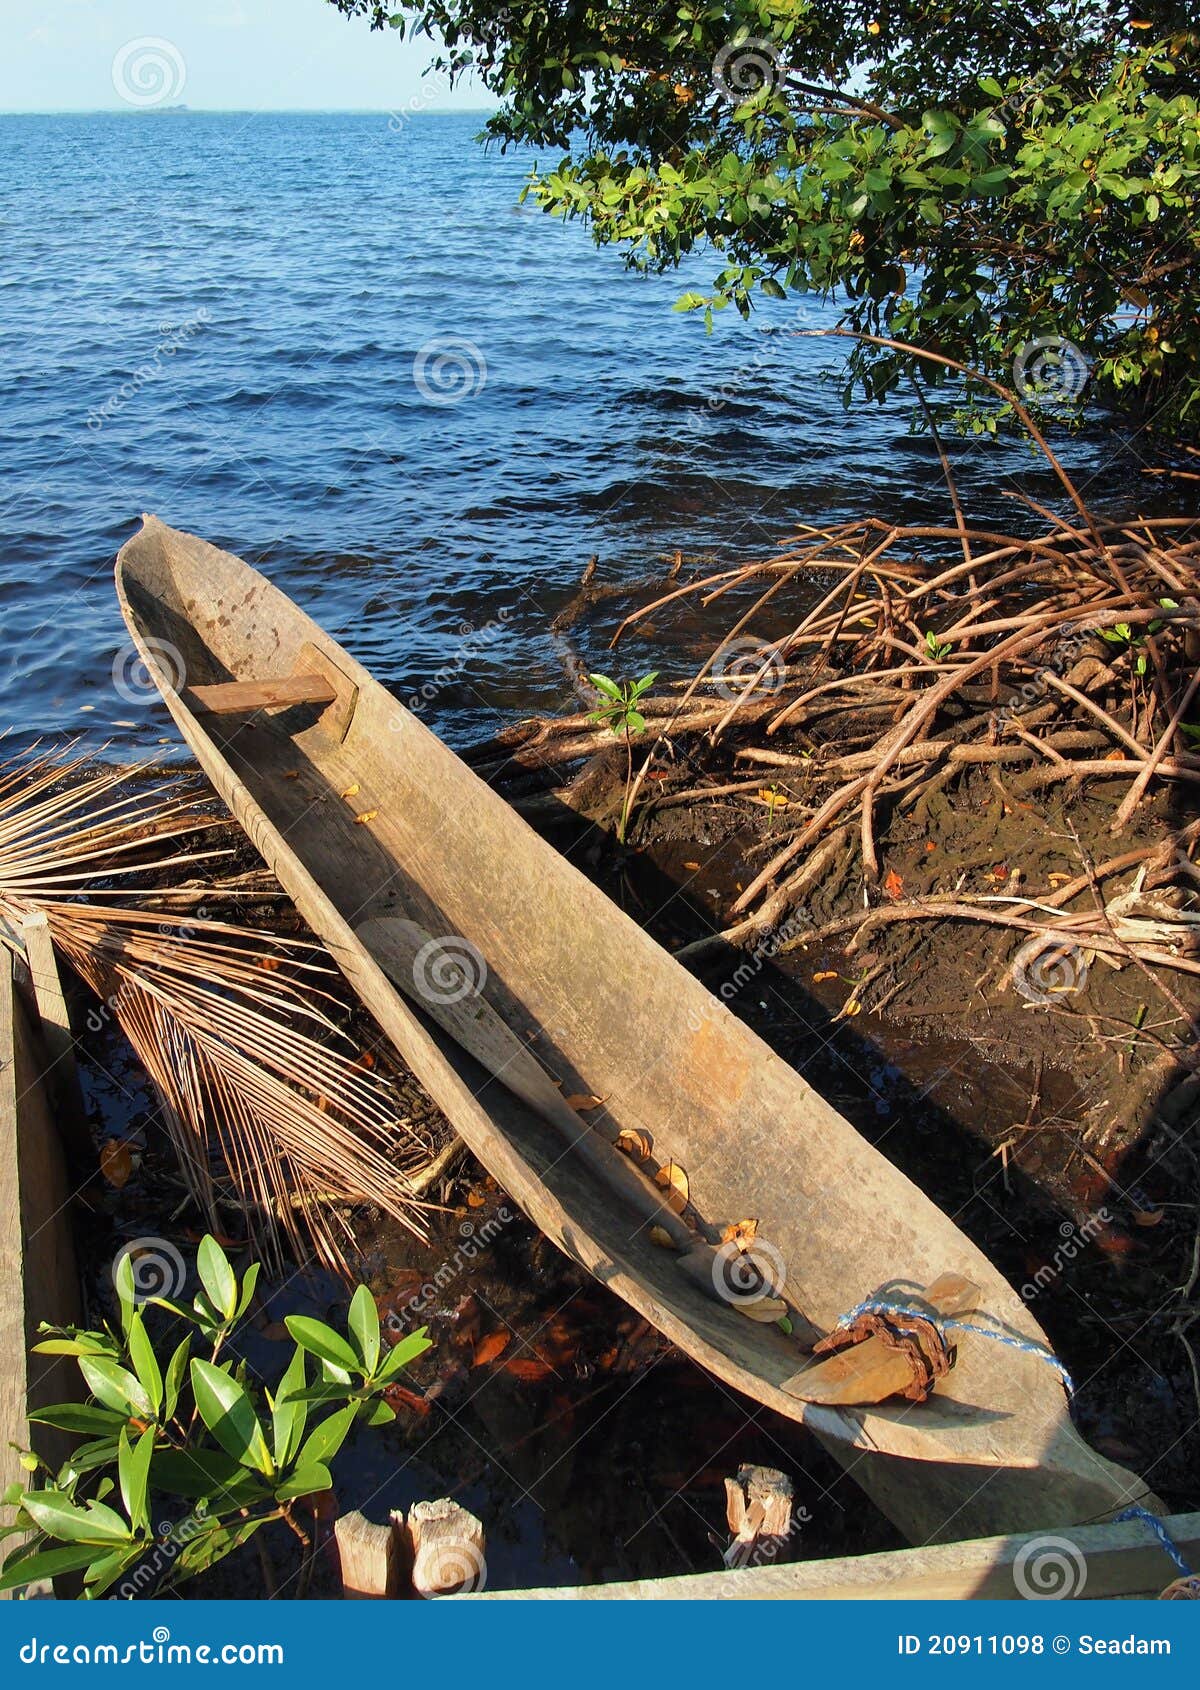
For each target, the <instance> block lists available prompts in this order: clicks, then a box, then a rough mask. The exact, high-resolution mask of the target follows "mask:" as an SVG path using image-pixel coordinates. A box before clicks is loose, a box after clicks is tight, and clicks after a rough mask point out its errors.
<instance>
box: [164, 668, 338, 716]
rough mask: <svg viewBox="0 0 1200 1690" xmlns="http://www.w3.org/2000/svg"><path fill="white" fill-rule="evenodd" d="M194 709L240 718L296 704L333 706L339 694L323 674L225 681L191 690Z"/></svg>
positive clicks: (215, 714)
mask: <svg viewBox="0 0 1200 1690" xmlns="http://www.w3.org/2000/svg"><path fill="white" fill-rule="evenodd" d="M189 696H190V698H191V701H192V708H193V709H194V710H197V711H198V712H200V713H201V714H202V715H209V716H237V715H240V714H242V713H244V712H246V711H251V710H278V709H285V708H288V707H290V706H292V705H296V704H319V705H321V706H322V707H324V706H325V705H328V704H333V703H334V702H335V701H336V699H337V691H336V689H335V688H334V686H333V684H332V683H331V682H330V681H327V680H326V679H325V677H324V676H323V675H313V674H302V675H281V676H280V677H279V678H278V679H276V680H269V681H222V682H220V683H219V684H218V685H216V686H209V687H191V688H190V689H189Z"/></svg>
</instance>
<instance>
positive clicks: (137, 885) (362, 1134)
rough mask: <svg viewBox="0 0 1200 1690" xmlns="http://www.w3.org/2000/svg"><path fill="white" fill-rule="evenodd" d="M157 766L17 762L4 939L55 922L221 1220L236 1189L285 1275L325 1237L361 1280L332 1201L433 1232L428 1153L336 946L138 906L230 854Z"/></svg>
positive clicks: (189, 1178)
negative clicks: (346, 1029)
mask: <svg viewBox="0 0 1200 1690" xmlns="http://www.w3.org/2000/svg"><path fill="white" fill-rule="evenodd" d="M143 772H144V771H143V770H135V771H129V770H122V769H113V770H107V771H101V772H96V771H95V769H94V766H93V765H91V764H90V760H89V759H88V758H87V757H86V756H84V755H82V754H80V753H78V752H77V751H75V750H71V751H68V752H66V753H61V752H59V753H54V752H51V753H42V754H40V755H36V754H35V755H34V756H33V757H31V758H20V759H11V760H9V761H8V762H6V763H4V764H2V765H0V937H6V938H7V939H8V942H9V944H10V946H13V947H14V948H17V947H19V931H20V923H21V920H22V918H23V917H24V916H25V915H27V914H29V913H31V912H33V911H35V910H36V911H43V912H44V913H45V915H46V917H47V919H48V921H49V923H50V930H51V933H52V934H53V937H54V941H55V944H56V945H57V946H58V948H59V949H60V951H61V952H62V953H63V955H64V956H65V957H67V958H68V960H69V961H70V962H71V963H72V965H73V966H74V967H75V969H76V970H77V971H78V973H79V974H80V975H81V977H82V978H83V979H84V980H85V981H86V982H87V984H88V985H89V986H90V987H91V988H92V990H93V991H94V992H95V993H96V994H97V995H98V996H99V997H100V998H101V999H102V1000H103V1001H104V1002H105V1003H106V1005H107V1006H108V1008H109V1010H110V1011H111V1013H112V1014H113V1016H114V1017H115V1019H116V1020H117V1021H118V1023H119V1024H120V1025H121V1027H122V1029H123V1030H124V1032H125V1034H126V1035H127V1037H128V1038H129V1040H130V1043H131V1044H132V1045H133V1047H134V1049H135V1050H136V1051H137V1053H138V1055H139V1057H140V1058H141V1060H142V1062H143V1064H144V1066H145V1068H146V1071H147V1073H148V1074H149V1075H150V1077H151V1080H152V1081H153V1084H154V1086H155V1090H156V1092H157V1094H158V1096H159V1099H160V1102H161V1104H162V1109H163V1115H164V1119H165V1122H166V1125H167V1129H168V1132H169V1134H170V1136H171V1139H172V1142H173V1145H174V1147H175V1150H176V1153H177V1156H178V1159H179V1163H180V1167H181V1170H182V1172H183V1175H184V1178H185V1181H186V1183H187V1185H188V1187H189V1189H190V1190H191V1191H192V1193H193V1195H194V1196H195V1197H196V1199H197V1201H198V1202H199V1203H200V1205H201V1206H202V1208H203V1209H204V1211H205V1214H206V1216H207V1218H208V1220H209V1223H210V1224H217V1217H216V1209H217V1204H218V1201H219V1200H220V1199H221V1197H222V1195H223V1192H224V1189H225V1186H226V1184H228V1185H231V1186H232V1188H233V1191H234V1193H236V1198H237V1200H238V1202H239V1203H240V1204H241V1205H242V1206H243V1207H244V1209H245V1211H246V1214H247V1217H248V1225H249V1227H250V1230H251V1234H252V1237H253V1239H254V1243H255V1247H256V1249H257V1250H258V1251H259V1252H260V1253H261V1254H262V1255H263V1257H264V1258H265V1259H266V1261H267V1262H268V1263H269V1264H270V1265H271V1266H274V1267H278V1266H279V1265H280V1264H281V1262H282V1259H283V1256H284V1253H285V1251H286V1252H288V1253H291V1254H293V1255H301V1256H303V1255H306V1254H307V1253H308V1247H309V1246H310V1245H311V1247H312V1248H313V1249H314V1250H315V1251H316V1253H317V1255H318V1256H319V1257H320V1259H321V1260H322V1261H323V1262H324V1263H325V1264H326V1265H327V1266H329V1267H331V1268H333V1269H334V1270H335V1271H338V1272H347V1271H348V1269H347V1264H346V1247H347V1245H348V1244H349V1243H351V1242H352V1236H353V1235H352V1233H351V1231H350V1227H349V1222H348V1220H347V1219H346V1218H345V1217H344V1216H343V1215H342V1214H341V1213H340V1211H339V1210H338V1209H337V1208H335V1207H331V1206H330V1202H329V1199H330V1198H332V1199H333V1200H334V1201H335V1202H344V1203H345V1204H347V1205H353V1204H356V1203H363V1202H367V1203H373V1204H377V1205H378V1206H379V1207H380V1208H381V1209H383V1210H384V1211H385V1212H386V1213H388V1214H390V1215H392V1216H393V1217H394V1218H395V1219H396V1220H398V1221H400V1222H401V1223H403V1224H404V1225H405V1226H408V1227H409V1228H411V1229H412V1230H414V1231H416V1232H418V1233H420V1232H421V1230H422V1226H421V1208H420V1205H419V1203H418V1202H417V1201H416V1199H415V1197H414V1194H413V1191H412V1188H411V1186H410V1183H409V1178H408V1175H409V1174H413V1173H415V1172H416V1171H417V1169H419V1167H420V1166H421V1165H422V1164H423V1163H424V1162H425V1161H427V1160H428V1153H429V1146H427V1145H425V1144H422V1143H421V1142H419V1141H418V1140H417V1139H416V1137H415V1136H414V1135H413V1134H412V1133H411V1132H406V1131H405V1130H404V1129H402V1128H401V1126H400V1124H399V1123H398V1121H397V1119H396V1112H395V1109H394V1106H393V1101H392V1098H391V1094H390V1092H389V1091H388V1088H387V1087H386V1085H385V1084H384V1082H383V1081H382V1080H381V1079H380V1078H379V1077H378V1076H376V1075H374V1074H372V1073H370V1072H368V1071H367V1070H365V1069H364V1068H362V1067H361V1066H358V1065H357V1063H356V1061H355V1060H353V1059H352V1058H351V1057H350V1055H349V1054H347V1053H346V1051H345V1050H344V1049H339V1048H337V1047H338V1045H339V1044H342V1045H344V1043H345V1041H344V1040H342V1038H341V1035H340V1034H338V1032H337V1029H336V1028H335V1026H334V1024H333V1022H332V1021H331V1019H330V1017H329V1015H328V1014H327V1013H326V1011H325V1009H324V1008H323V1007H322V999H323V998H324V997H325V994H324V993H322V992H321V991H320V989H319V982H320V980H321V979H322V978H323V977H332V975H333V970H332V969H331V968H330V967H329V965H328V964H327V963H326V962H325V961H324V959H323V953H322V952H321V951H320V949H319V947H317V946H315V945H313V944H311V943H309V942H306V941H300V940H290V939H286V938H282V937H277V936H275V935H271V934H263V933H260V932H257V931H255V930H253V929H250V928H245V927H242V926H239V925H238V924H237V923H235V922H229V921H217V920H213V919H210V918H207V917H202V916H198V915H195V914H193V913H190V912H189V913H188V914H187V915H186V917H185V918H183V919H182V920H181V921H180V922H179V923H177V924H176V923H171V922H169V921H164V918H163V915H162V913H154V912H151V911H148V910H146V909H144V908H141V907H139V906H140V903H141V901H142V900H145V899H153V900H154V901H156V902H158V901H161V900H163V899H167V900H169V899H170V897H171V892H170V889H169V888H168V889H167V890H165V891H164V889H163V887H162V885H161V883H159V884H149V883H148V880H155V879H156V878H157V877H158V876H159V875H160V874H161V871H162V870H163V869H164V868H166V867H168V866H177V865H180V864H195V863H198V862H203V861H208V862H211V861H212V860H213V859H214V858H218V857H221V856H225V855H227V854H231V853H226V852H224V851H220V850H213V849H209V850H190V849H187V848H186V847H184V846H183V844H182V841H183V840H184V838H185V837H186V836H194V835H196V834H197V833H199V832H201V831H207V830H210V829H211V828H212V827H213V826H214V823H213V820H212V818H211V817H206V816H198V815H197V811H196V803H195V797H194V795H189V794H187V793H186V792H185V793H183V794H181V793H180V792H179V791H178V789H177V787H176V786H175V785H173V784H159V785H157V786H153V787H148V788H142V789H140V790H139V789H136V788H132V787H131V785H130V779H131V775H133V776H137V775H140V774H142V773H143ZM148 870H149V871H151V872H150V874H149V877H147V871H148ZM139 875H140V876H141V879H140V880H131V879H130V877H132V876H139ZM114 881H115V882H117V884H116V885H115V886H114V885H113V884H111V882H114ZM214 892H215V893H216V894H217V895H219V885H218V886H216V887H214ZM110 900H121V901H120V902H110ZM5 928H7V930H8V931H7V933H5V932H4V929H5Z"/></svg>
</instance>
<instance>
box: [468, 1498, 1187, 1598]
mask: <svg viewBox="0 0 1200 1690" xmlns="http://www.w3.org/2000/svg"><path fill="white" fill-rule="evenodd" d="M1163 1525H1164V1526H1165V1527H1166V1529H1167V1532H1168V1533H1169V1535H1170V1537H1171V1538H1172V1540H1173V1541H1174V1542H1175V1543H1176V1544H1177V1545H1178V1546H1179V1549H1180V1551H1181V1552H1182V1554H1183V1557H1184V1559H1185V1560H1186V1561H1188V1562H1189V1563H1190V1564H1191V1565H1192V1566H1200V1514H1175V1515H1172V1516H1169V1517H1168V1518H1166V1519H1164V1521H1163ZM1039 1569H1040V1571H1041V1575H1042V1577H1043V1578H1044V1579H1046V1580H1047V1581H1050V1580H1052V1578H1054V1577H1058V1576H1059V1570H1060V1569H1061V1574H1062V1576H1065V1578H1066V1579H1067V1580H1068V1581H1069V1583H1068V1585H1067V1588H1068V1589H1069V1590H1070V1592H1071V1594H1072V1596H1073V1597H1074V1598H1075V1599H1081V1600H1084V1601H1088V1600H1092V1599H1096V1598H1108V1599H1111V1598H1115V1597H1125V1598H1129V1597H1157V1596H1160V1595H1161V1594H1162V1592H1163V1591H1164V1590H1165V1589H1166V1588H1167V1586H1168V1585H1169V1584H1170V1583H1171V1582H1172V1580H1173V1579H1174V1578H1175V1576H1176V1568H1175V1567H1174V1566H1173V1565H1172V1563H1171V1561H1170V1559H1169V1557H1168V1556H1167V1555H1166V1554H1165V1552H1164V1551H1163V1549H1162V1547H1161V1545H1160V1544H1159V1543H1158V1542H1157V1540H1156V1539H1155V1537H1154V1535H1153V1533H1152V1532H1151V1530H1150V1528H1149V1526H1147V1525H1146V1523H1145V1522H1144V1521H1139V1520H1129V1521H1125V1522H1123V1523H1122V1524H1120V1525H1116V1524H1109V1525H1099V1526H1064V1527H1062V1528H1061V1529H1060V1530H1059V1531H1057V1532H1027V1533H1025V1534H1023V1535H1022V1536H1019V1537H990V1538H977V1539H975V1540H973V1541H971V1542H968V1543H945V1544H937V1545H934V1546H931V1547H928V1548H924V1549H899V1550H892V1551H889V1552H888V1553H886V1554H882V1555H856V1556H848V1557H846V1558H844V1559H840V1560H834V1561H797V1562H794V1563H792V1564H791V1565H789V1566H786V1567H777V1566H761V1567H744V1568H740V1569H734V1570H731V1571H729V1572H716V1573H693V1574H689V1575H687V1576H686V1577H682V1578H664V1579H633V1580H630V1581H628V1582H626V1583H621V1584H593V1585H583V1586H580V1587H579V1588H571V1587H567V1588H562V1589H550V1590H511V1591H505V1590H489V1591H487V1592H486V1593H483V1592H479V1593H477V1594H476V1595H474V1596H473V1597H472V1600H474V1601H490V1602H501V1601H508V1600H512V1599H517V1598H519V1599H520V1600H521V1601H533V1600H540V1601H585V1602H606V1601H621V1602H626V1601H631V1600H636V1599H657V1600H661V1601H668V1600H669V1601H681V1600H682V1601H734V1602H737V1601H741V1602H761V1601H792V1602H796V1601H799V1602H828V1601H861V1600H863V1599H870V1600H874V1601H889V1602H892V1601H894V1602H908V1601H930V1602H941V1601H1003V1600H1006V1599H1008V1600H1014V1601H1015V1600H1020V1599H1022V1598H1023V1597H1024V1595H1025V1594H1026V1591H1027V1590H1029V1589H1035V1590H1038V1591H1039V1593H1040V1594H1046V1593H1047V1591H1053V1590H1056V1589H1058V1588H1061V1581H1060V1582H1059V1583H1057V1584H1056V1583H1054V1582H1048V1583H1046V1584H1042V1585H1040V1586H1039V1585H1038V1584H1036V1583H1034V1582H1033V1580H1034V1576H1035V1575H1036V1574H1037V1573H1038V1571H1039ZM1022 1586H1024V1588H1022Z"/></svg>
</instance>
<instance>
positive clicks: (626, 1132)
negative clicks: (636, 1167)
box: [617, 1127, 654, 1162]
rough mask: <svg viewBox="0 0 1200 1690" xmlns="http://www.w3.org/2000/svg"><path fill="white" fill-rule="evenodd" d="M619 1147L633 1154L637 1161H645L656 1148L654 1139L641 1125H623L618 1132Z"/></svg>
mask: <svg viewBox="0 0 1200 1690" xmlns="http://www.w3.org/2000/svg"><path fill="white" fill-rule="evenodd" d="M617 1149H618V1150H623V1151H624V1152H625V1154H626V1156H632V1157H633V1159H634V1161H635V1162H645V1161H646V1160H647V1158H648V1157H649V1156H650V1153H651V1152H652V1151H653V1149H654V1140H653V1139H652V1138H651V1137H650V1134H649V1133H647V1132H643V1131H642V1129H641V1128H640V1127H622V1128H621V1130H620V1132H619V1133H618V1134H617Z"/></svg>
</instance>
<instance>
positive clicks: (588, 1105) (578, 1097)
mask: <svg viewBox="0 0 1200 1690" xmlns="http://www.w3.org/2000/svg"><path fill="white" fill-rule="evenodd" d="M566 1102H567V1107H568V1109H603V1108H604V1099H603V1098H602V1097H593V1095H592V1093H591V1092H590V1091H573V1092H572V1093H571V1095H570V1097H568V1098H567V1100H566Z"/></svg>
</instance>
